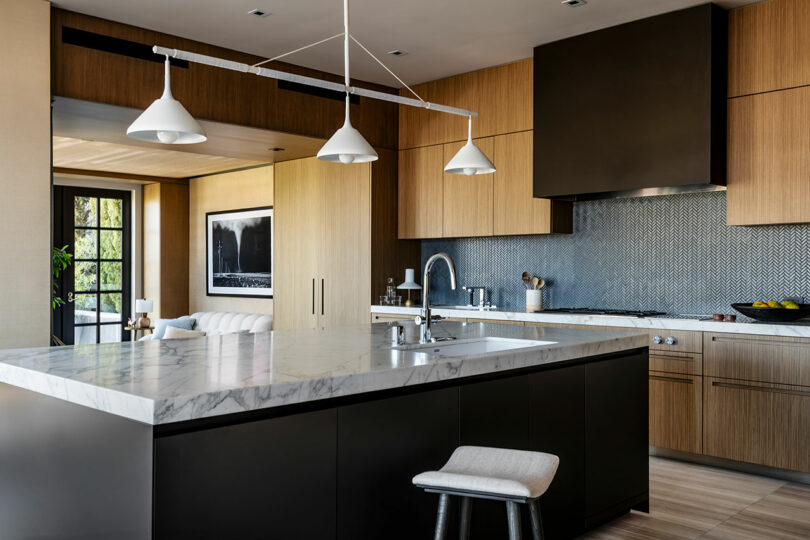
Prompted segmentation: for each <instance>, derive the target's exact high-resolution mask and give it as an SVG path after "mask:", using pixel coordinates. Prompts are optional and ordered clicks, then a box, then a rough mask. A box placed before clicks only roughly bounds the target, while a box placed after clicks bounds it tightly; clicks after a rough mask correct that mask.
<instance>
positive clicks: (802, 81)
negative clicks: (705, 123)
mask: <svg viewBox="0 0 810 540" xmlns="http://www.w3.org/2000/svg"><path fill="white" fill-rule="evenodd" d="M808 27H810V2H807V0H771V1H769V2H760V3H757V4H754V5H752V6H747V7H744V8H740V9H735V10H732V11H730V12H729V29H728V30H729V57H728V60H729V62H728V95H729V97H736V96H743V95H748V94H756V93H759V92H770V91H773V90H781V89H785V88H793V87H796V86H804V85H808V84H810V32H808V31H807V29H808Z"/></svg>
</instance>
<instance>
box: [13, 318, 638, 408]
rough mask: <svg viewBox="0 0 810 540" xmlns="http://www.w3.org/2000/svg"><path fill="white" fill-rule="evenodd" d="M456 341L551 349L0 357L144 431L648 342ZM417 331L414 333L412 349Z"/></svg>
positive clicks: (33, 383) (170, 349)
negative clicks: (451, 354) (480, 352)
mask: <svg viewBox="0 0 810 540" xmlns="http://www.w3.org/2000/svg"><path fill="white" fill-rule="evenodd" d="M442 326H443V330H444V331H446V332H449V333H450V334H452V335H454V336H456V337H457V338H459V339H474V338H480V337H484V336H499V337H508V338H519V339H520V338H522V339H533V340H545V341H553V342H555V343H554V344H551V345H544V346H539V347H532V348H524V349H517V350H512V351H502V352H498V353H490V354H485V355H477V356H469V357H452V358H449V357H442V356H439V355H434V354H428V353H425V352H419V351H403V350H393V349H392V348H391V345H390V344H389V343H388V342H387V340H386V336H385V330H386V327H385V325H364V326H356V327H348V328H333V329H316V330H285V331H275V332H268V333H263V334H232V335H223V336H212V337H209V338H201V339H199V338H198V339H187V340H162V341H144V342H137V343H108V344H101V345H79V346H75V347H48V348H33V349H12V350H4V351H0V383H6V384H10V385H13V386H17V387H20V388H24V389H27V390H32V391H35V392H38V393H40V394H44V395H47V396H51V397H56V398H59V399H63V400H66V401H69V402H71V403H76V404H79V405H83V406H87V407H91V408H94V409H97V410H101V411H105V412H109V413H112V414H116V415H119V416H122V417H125V418H130V419H132V420H136V421H139V422H143V423H147V424H166V423H171V422H180V421H184V420H192V419H197V418H206V417H211V416H217V415H223V414H230V413H237V412H244V411H251V410H257V409H264V408H269V407H277V406H280V405H289V404H294V403H302V402H308V401H314V400H320V399H326V398H332V397H339V396H347V395H353V394H359V393H364V392H372V391H376V390H387V389H392V388H400V387H404V386H412V385H418V384H424V383H428V382H435V381H442V380H448V379H455V378H459V377H467V376H472V375H480V374H486V373H493V372H498V371H503V370H509V369H516V368H522V367H530V366H537V365H542V364H547V363H551V362H560V361H565V360H571V359H575V358H582V357H588V356H595V355H599V354H607V353H611V352H617V351H621V350H627V349H632V348H638V347H645V346H646V345H647V338H646V336H644V335H640V334H628V333H621V332H601V331H589V330H567V329H557V328H554V329H551V328H539V327H536V328H529V327H510V326H505V325H477V324H476V325H465V324H461V323H444V324H443V325H442ZM417 333H418V329H417V328H416V326H415V325H407V326H406V340H407V341H408V342H415V341H416V340H417V337H418V336H417Z"/></svg>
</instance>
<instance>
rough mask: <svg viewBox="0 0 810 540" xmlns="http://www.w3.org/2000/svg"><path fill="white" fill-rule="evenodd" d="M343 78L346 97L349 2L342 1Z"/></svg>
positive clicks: (347, 86) (348, 82)
mask: <svg viewBox="0 0 810 540" xmlns="http://www.w3.org/2000/svg"><path fill="white" fill-rule="evenodd" d="M343 78H344V82H345V83H346V92H347V94H346V97H348V92H349V90H348V89H349V87H350V86H351V83H350V81H349V0H343Z"/></svg>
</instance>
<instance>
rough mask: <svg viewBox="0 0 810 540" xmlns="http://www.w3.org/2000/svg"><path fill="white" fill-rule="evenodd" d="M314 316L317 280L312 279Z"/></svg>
mask: <svg viewBox="0 0 810 540" xmlns="http://www.w3.org/2000/svg"><path fill="white" fill-rule="evenodd" d="M312 314H313V315H315V278H312Z"/></svg>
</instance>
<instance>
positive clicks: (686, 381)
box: [650, 375, 694, 384]
mask: <svg viewBox="0 0 810 540" xmlns="http://www.w3.org/2000/svg"><path fill="white" fill-rule="evenodd" d="M650 378H651V379H655V380H656V381H668V382H677V383H684V384H693V383H694V381H693V380H692V379H681V378H680V377H664V376H663V375H650Z"/></svg>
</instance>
